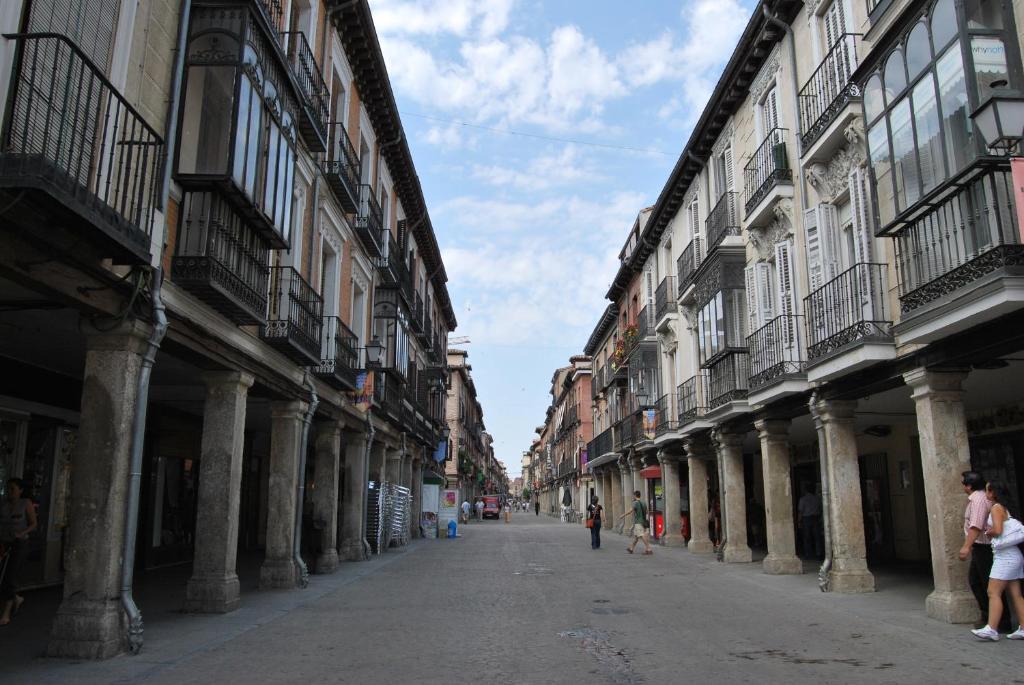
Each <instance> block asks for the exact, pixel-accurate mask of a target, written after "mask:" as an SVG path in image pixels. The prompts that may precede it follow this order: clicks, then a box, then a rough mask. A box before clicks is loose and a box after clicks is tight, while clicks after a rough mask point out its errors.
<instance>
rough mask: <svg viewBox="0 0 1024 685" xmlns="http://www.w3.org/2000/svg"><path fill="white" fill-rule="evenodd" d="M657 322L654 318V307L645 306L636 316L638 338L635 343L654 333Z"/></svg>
mask: <svg viewBox="0 0 1024 685" xmlns="http://www.w3.org/2000/svg"><path fill="white" fill-rule="evenodd" d="M657 323H658V322H657V321H655V319H654V308H653V307H648V306H645V307H644V308H643V309H641V310H640V314H639V316H637V317H636V340H635V341H634V343H638V342H640V341H641V340H643V339H644V338H647V337H650V336H652V335H654V327H655V325H657Z"/></svg>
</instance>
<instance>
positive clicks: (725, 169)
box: [714, 145, 733, 198]
mask: <svg viewBox="0 0 1024 685" xmlns="http://www.w3.org/2000/svg"><path fill="white" fill-rule="evenodd" d="M714 171H715V193H716V194H717V195H716V197H719V198H720V197H722V196H723V195H725V194H726V193H727V192H730V191H731V190H733V168H732V145H727V146H726V148H725V150H723V151H722V153H721V154H720V155H718V156H717V157H715V162H714Z"/></svg>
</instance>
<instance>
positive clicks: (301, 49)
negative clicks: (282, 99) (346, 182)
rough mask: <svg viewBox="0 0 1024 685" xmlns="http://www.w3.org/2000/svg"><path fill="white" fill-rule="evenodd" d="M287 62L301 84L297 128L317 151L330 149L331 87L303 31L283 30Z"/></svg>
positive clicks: (282, 38)
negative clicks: (328, 142) (328, 113)
mask: <svg viewBox="0 0 1024 685" xmlns="http://www.w3.org/2000/svg"><path fill="white" fill-rule="evenodd" d="M281 42H282V43H283V44H284V46H285V52H286V54H287V56H288V63H289V64H290V65H291V69H292V74H293V75H294V76H295V80H296V81H297V82H298V84H299V92H300V93H301V94H302V107H301V108H300V109H299V121H298V124H299V126H298V128H299V133H301V134H302V138H303V139H304V140H305V141H306V145H307V146H309V148H310V149H311V150H313V151H315V152H324V151H325V150H327V111H328V107H327V101H328V99H329V98H330V91H328V90H327V84H326V83H325V82H324V77H323V74H322V73H321V72H320V65H319V64H317V62H316V57H314V56H313V51H312V50H311V49H310V47H309V42H307V41H306V34H304V33H303V32H302V31H288V32H285V33H282V34H281Z"/></svg>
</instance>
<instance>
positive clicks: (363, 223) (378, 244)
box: [355, 183, 385, 259]
mask: <svg viewBox="0 0 1024 685" xmlns="http://www.w3.org/2000/svg"><path fill="white" fill-rule="evenodd" d="M355 229H356V235H357V236H359V240H360V241H361V242H362V243H363V247H364V248H365V249H366V251H367V252H368V253H369V256H370V257H371V258H373V259H376V258H378V257H380V256H381V255H382V254H383V250H384V238H385V236H384V212H383V211H382V210H381V208H380V203H379V202H377V198H376V196H375V195H374V194H373V188H371V187H370V186H368V185H366V184H365V183H364V184H363V185H361V186H359V213H358V214H357V215H356V220H355Z"/></svg>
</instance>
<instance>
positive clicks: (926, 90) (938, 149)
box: [914, 74, 945, 193]
mask: <svg viewBox="0 0 1024 685" xmlns="http://www.w3.org/2000/svg"><path fill="white" fill-rule="evenodd" d="M914 123H915V125H916V127H917V153H918V155H919V157H920V160H921V185H922V191H923V192H926V193H927V192H928V191H929V190H931V189H932V188H934V187H935V186H936V185H938V183H939V181H941V180H942V179H943V178H944V176H945V172H944V166H945V165H944V164H943V158H942V138H941V136H942V129H941V128H940V127H939V110H938V107H937V106H936V102H935V81H934V80H932V76H931V74H928V75H927V76H925V77H924V78H923V79H921V82H920V83H918V84H917V85H916V86H914Z"/></svg>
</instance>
